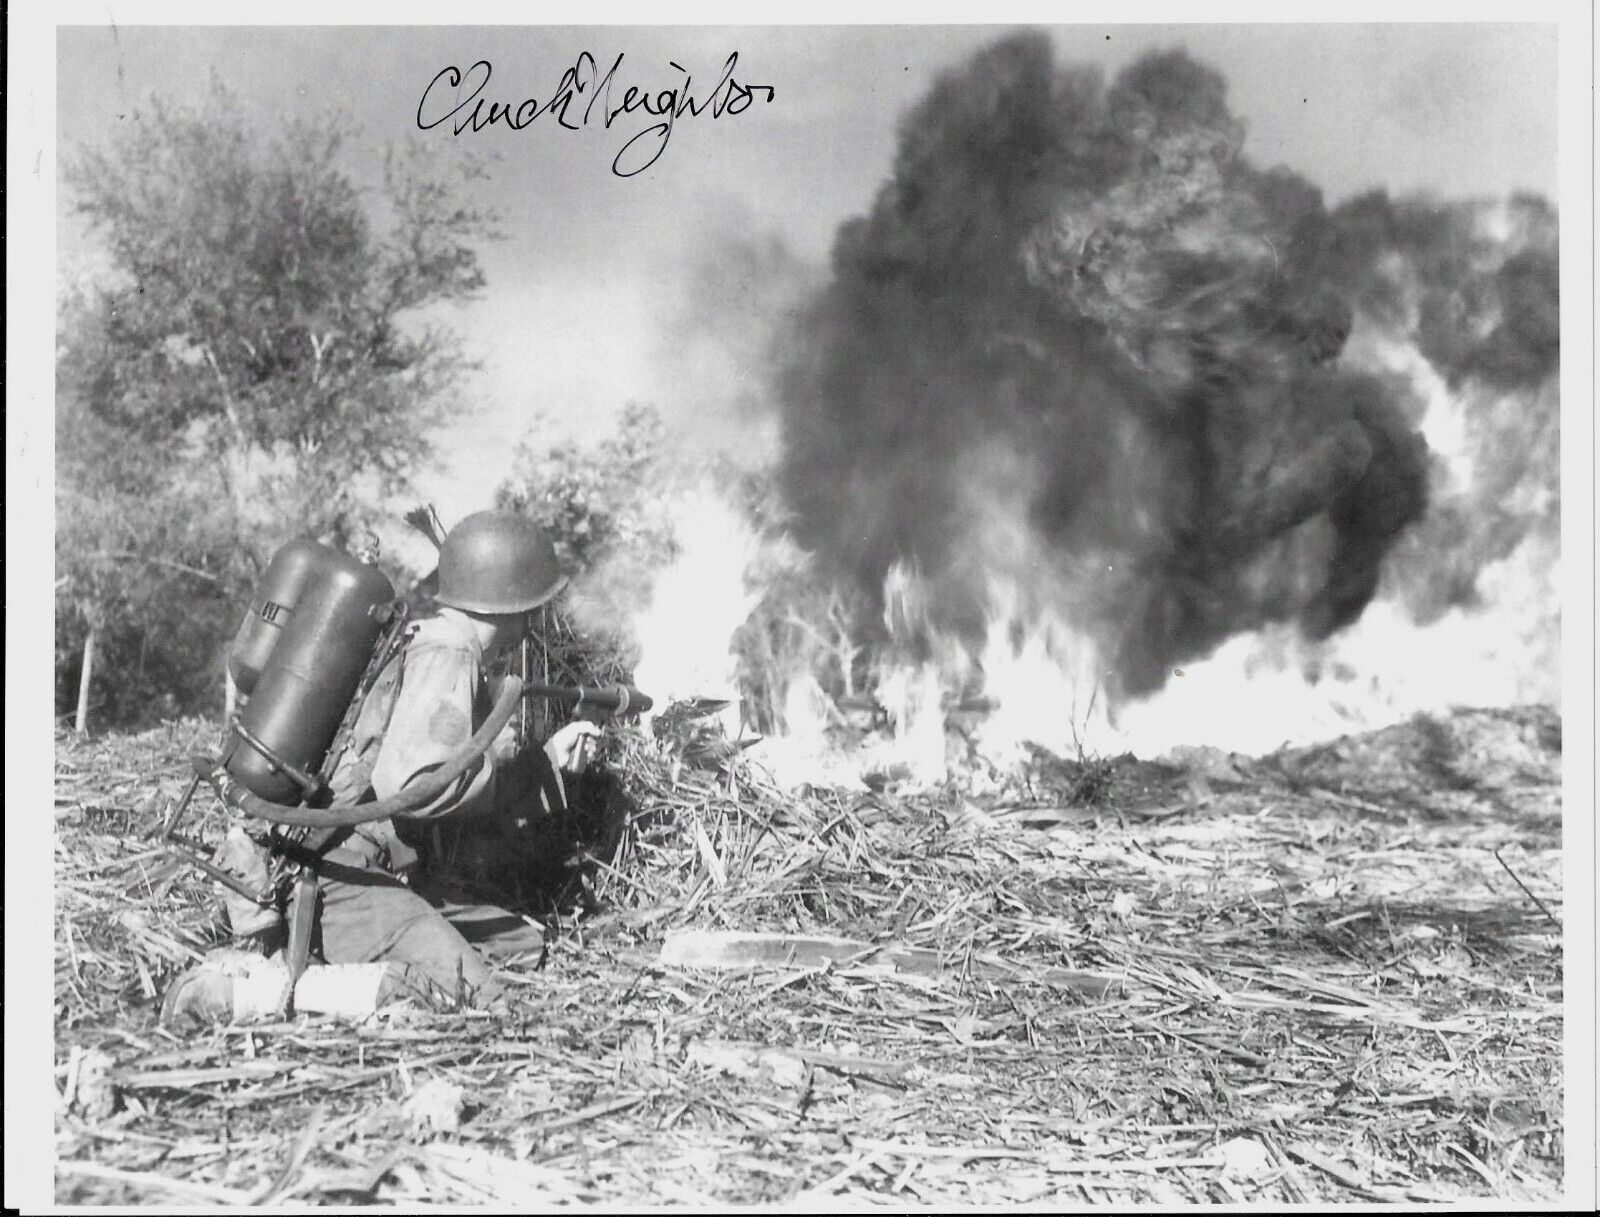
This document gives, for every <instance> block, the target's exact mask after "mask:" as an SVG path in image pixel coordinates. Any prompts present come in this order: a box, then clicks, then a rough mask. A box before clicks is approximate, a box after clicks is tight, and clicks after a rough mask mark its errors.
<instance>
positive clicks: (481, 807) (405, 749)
mask: <svg viewBox="0 0 1600 1217" xmlns="http://www.w3.org/2000/svg"><path fill="white" fill-rule="evenodd" d="M439 575H440V584H439V593H438V596H437V599H438V601H439V603H440V604H441V605H442V606H445V607H443V608H442V609H441V611H440V614H439V615H438V616H437V617H430V618H428V619H425V620H423V621H420V622H418V623H416V624H415V625H414V626H413V627H412V633H411V636H410V637H409V638H408V639H407V640H406V642H405V644H404V645H403V646H402V647H401V648H400V650H399V651H398V653H397V654H396V655H395V657H394V658H393V659H391V660H390V662H389V663H388V664H387V665H386V666H385V668H384V670H383V671H382V673H380V675H379V677H378V679H377V680H376V682H375V683H374V685H373V687H372V690H371V692H370V693H369V694H368V696H367V699H366V701H365V702H364V703H363V705H362V709H361V712H360V714H359V715H358V717H357V721H356V723H355V725H354V728H353V730H352V731H351V733H350V736H349V739H348V742H347V743H346V744H345V746H344V751H343V753H342V754H341V755H340V756H339V757H338V759H337V760H336V762H335V765H334V769H333V774H332V777H331V779H330V783H329V784H330V786H331V788H332V792H333V802H334V804H335V805H340V806H349V805H352V804H359V803H365V802H372V801H374V800H375V799H387V798H390V797H391V796H394V795H400V794H403V793H404V792H405V791H406V790H407V788H408V787H411V786H412V785H414V784H415V783H417V782H419V781H422V780H425V779H426V778H427V777H428V775H429V774H430V773H432V772H434V771H436V770H437V769H439V768H441V767H442V766H443V765H444V764H445V763H446V762H447V761H449V760H450V758H451V757H452V756H453V755H454V754H456V753H458V752H459V751H460V750H461V748H462V746H463V745H465V744H466V743H467V742H468V740H469V739H470V738H471V737H472V736H473V734H475V732H476V730H477V728H478V727H479V726H480V725H481V724H482V723H483V721H484V719H485V718H486V716H487V714H488V712H489V698H488V696H487V692H488V690H487V688H486V682H485V680H484V677H483V665H484V646H485V641H484V640H485V639H492V640H495V643H496V645H497V647H498V646H499V645H500V644H503V643H504V642H506V641H507V640H509V639H511V638H512V635H511V633H510V632H509V631H511V630H512V628H513V627H514V628H515V630H516V631H517V632H518V633H520V631H521V629H522V628H524V627H525V624H526V617H525V614H526V613H527V612H529V611H530V610H531V609H533V608H535V607H537V606H538V605H540V604H543V603H544V602H546V601H547V600H549V599H550V598H551V597H552V596H554V595H555V594H556V593H557V592H558V591H559V590H560V587H561V585H562V583H563V582H564V580H562V579H561V577H560V575H559V572H558V570H557V567H556V557H555V551H554V548H553V546H552V545H551V542H550V540H549V538H548V536H546V535H545V534H544V533H543V532H542V531H541V530H539V529H538V528H537V527H535V526H533V525H531V524H529V523H528V522H527V521H526V520H523V519H521V518H519V517H516V516H513V515H511V514H510V513H506V512H481V513H479V514H478V515H476V516H472V517H469V518H468V519H467V520H465V521H463V522H462V524H460V525H459V526H458V527H457V528H456V529H455V530H453V531H452V532H451V533H450V535H449V536H447V537H446V538H445V541H444V544H443V547H442V549H441V553H440V563H439ZM480 631H481V632H480ZM595 730H596V729H595V728H594V727H593V726H591V725H590V724H574V725H570V726H569V727H567V728H565V729H564V730H563V732H561V733H559V734H558V735H557V737H556V739H555V740H553V741H552V742H551V744H550V745H549V747H550V748H551V749H553V750H558V749H562V748H563V747H565V748H566V749H568V750H570V749H571V748H572V747H573V745H574V744H575V743H579V744H581V743H582V740H580V739H579V737H580V736H582V735H585V734H587V735H590V736H592V735H593V734H594V733H595ZM568 736H571V737H572V738H570V739H569V738H567V737H568ZM563 741H565V744H563ZM511 743H512V740H511V738H510V736H509V728H508V732H507V735H505V736H503V737H502V739H501V740H499V741H496V744H495V745H494V746H493V747H491V748H490V749H489V750H488V751H486V752H485V753H484V754H483V755H481V756H480V757H479V758H478V759H477V760H476V761H475V762H473V764H471V765H470V766H469V767H468V768H467V769H466V770H465V771H464V772H463V773H462V774H461V776H460V777H458V778H457V779H456V780H455V781H454V782H452V783H451V784H450V785H449V786H448V787H446V788H445V789H444V790H443V791H442V792H440V793H439V794H438V795H437V796H436V797H435V798H434V799H432V800H431V801H429V802H427V803H424V804H422V805H420V806H418V807H416V808H414V809H412V810H410V811H408V812H407V813H406V814H405V818H406V820H407V821H410V822H413V823H416V822H421V823H426V822H428V821H437V820H440V819H443V818H445V817H478V816H484V817H495V816H507V817H514V818H518V819H521V818H532V817H534V816H539V815H544V814H548V813H549V812H552V811H555V810H557V809H559V808H561V806H562V800H563V791H562V782H561V778H560V775H559V774H558V773H557V772H556V769H555V767H554V765H553V764H552V762H551V759H550V757H549V756H548V755H547V754H546V752H545V750H544V749H541V748H538V747H530V748H525V749H523V750H522V751H521V752H520V753H516V752H513V751H512V749H511V747H510V745H511ZM559 754H560V755H563V756H567V755H569V753H568V752H567V751H562V752H560V753H559ZM570 755H571V756H572V758H573V761H574V766H575V767H581V761H579V760H578V759H577V758H578V757H580V756H581V755H582V748H581V747H579V748H578V751H577V752H575V753H570ZM280 831H282V830H279V829H273V830H272V832H273V833H277V832H280ZM273 840H274V838H273V837H272V836H271V835H270V834H269V835H268V836H267V837H266V838H265V842H264V844H263V842H262V841H259V840H257V839H256V838H254V837H252V836H251V835H249V834H247V833H246V832H245V831H244V829H243V828H242V827H236V828H234V829H233V830H232V831H230V832H229V834H228V835H227V838H226V839H225V841H224V843H223V846H222V848H221V850H220V851H219V856H218V859H217V862H218V865H220V866H222V867H224V868H225V869H227V870H230V871H232V872H233V873H235V874H236V875H238V876H239V877H240V878H242V879H244V880H245V881H246V883H247V885H248V886H250V887H253V888H256V889H257V890H260V888H261V887H262V886H263V884H264V883H269V882H270V874H271V872H272V870H273V860H272V852H273V851H272V850H271V848H270V847H271V845H272V843H273ZM289 856H293V851H292V850H291V851H289ZM417 862H418V856H417V853H416V851H415V850H414V849H413V848H411V846H410V845H408V844H407V843H406V842H405V840H404V839H402V836H401V835H400V834H399V833H397V832H396V829H395V825H394V823H393V822H392V821H390V820H380V821H376V822H373V823H369V824H362V825H359V826H356V827H354V828H351V829H347V830H343V831H342V832H341V833H340V834H339V835H337V836H335V837H334V838H333V839H332V841H331V842H330V843H329V844H328V845H327V846H325V847H324V850H323V852H322V854H321V856H320V857H319V859H318V860H317V861H316V863H315V866H314V873H315V874H316V878H317V888H318V902H317V903H318V909H317V919H316V932H315V933H314V935H313V938H312V948H313V952H314V953H320V955H321V957H322V959H323V960H324V961H325V962H326V963H329V964H364V963H383V964H388V965H392V966H391V967H390V968H388V969H386V972H387V973H388V974H390V975H391V976H392V978H393V980H394V981H395V982H397V983H396V984H390V983H389V981H388V980H387V979H386V980H385V982H384V984H385V988H384V989H383V992H385V993H388V992H392V991H393V990H394V989H395V988H396V987H397V986H398V987H409V988H413V989H416V990H419V991H424V992H427V991H433V992H440V991H442V992H443V994H444V995H446V996H449V997H466V998H468V999H470V1000H474V1001H476V1002H478V1003H480V1004H482V1003H485V1002H487V1001H489V1000H492V999H493V998H494V997H495V996H496V995H497V993H498V991H499V985H498V984H497V982H496V981H495V979H494V978H493V976H491V974H490V971H489V968H488V965H487V964H486V963H485V961H484V958H483V956H482V955H480V954H479V952H478V951H477V950H476V949H474V946H473V942H474V941H476V942H480V943H483V944H484V945H485V946H486V947H487V948H488V949H491V950H492V951H493V953H494V954H509V953H517V952H520V951H525V950H536V949H538V948H539V947H540V946H541V945H542V934H541V933H540V932H539V931H538V930H537V929H535V928H534V927H532V926H530V925H528V924H527V923H526V922H524V921H523V920H522V919H521V918H519V917H515V916H513V915H512V914H510V913H507V912H505V911H504V910H500V909H492V908H485V907H482V906H437V907H436V906H435V905H433V904H430V903H429V902H428V901H427V900H425V899H424V898H423V897H422V896H421V895H420V894H418V893H417V892H416V891H414V890H412V888H411V887H410V885H409V883H408V882H407V880H408V877H409V875H410V874H411V872H412V870H413V869H414V867H415V866H416V863H417ZM224 899H225V900H226V901H227V904H228V913H229V919H230V922H231V923H232V928H233V931H234V934H235V935H236V936H239V937H245V938H247V937H250V936H252V935H262V934H264V933H266V932H269V931H271V930H273V929H274V928H276V927H278V926H279V925H280V924H281V916H280V914H279V911H278V910H277V909H276V908H275V907H270V906H262V905H258V904H255V903H252V902H251V901H250V900H248V899H247V898H245V897H243V896H240V895H237V894H234V893H231V892H225V893H224ZM453 923H454V924H453ZM463 927H464V928H465V930H466V932H463ZM469 936H470V938H471V940H472V941H469ZM298 991H299V990H298V989H297V990H296V992H297V993H298ZM235 992H236V986H235V985H234V983H233V977H232V974H230V973H229V966H225V965H223V964H221V963H219V965H218V967H217V968H213V969H211V970H210V971H207V970H206V969H205V968H204V967H203V966H202V968H199V969H195V970H194V971H193V973H192V974H191V976H190V977H187V978H185V979H184V980H180V982H179V984H177V985H175V986H174V987H173V990H171V991H169V994H168V1001H167V1002H166V1003H165V1005H164V1007H163V1018H164V1019H166V1018H168V1017H169V1016H170V1017H172V1018H174V1019H179V1018H184V1017H189V1016H193V1017H196V1018H200V1019H202V1020H203V1019H206V1018H217V1017H227V1016H229V1015H230V1014H233V1013H237V1012H238V1010H237V1009H236V1006H235V1002H234V995H235ZM374 1000H379V999H378V998H376V997H375V998H374Z"/></svg>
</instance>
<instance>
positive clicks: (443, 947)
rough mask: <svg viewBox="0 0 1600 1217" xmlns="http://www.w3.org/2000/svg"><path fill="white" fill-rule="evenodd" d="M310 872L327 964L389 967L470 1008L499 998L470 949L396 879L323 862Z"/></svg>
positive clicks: (410, 981)
mask: <svg viewBox="0 0 1600 1217" xmlns="http://www.w3.org/2000/svg"><path fill="white" fill-rule="evenodd" d="M318 870H319V876H320V877H319V881H318V887H319V889H320V892H321V900H320V901H319V904H320V909H319V916H318V923H319V930H320V943H321V947H322V957H323V958H324V959H325V960H327V961H328V962H329V963H391V964H395V965H397V966H398V967H399V968H400V969H401V971H402V974H403V976H402V979H403V980H404V981H405V982H406V983H408V984H409V985H411V986H412V987H414V988H416V989H418V990H419V991H422V992H427V991H430V990H432V991H433V992H436V993H442V994H443V995H444V996H445V997H446V998H455V997H457V996H462V997H465V998H466V999H467V1000H469V1001H471V1002H473V1003H474V1004H478V1005H483V1004H487V1003H488V1002H491V1001H493V1000H494V999H495V998H496V997H498V996H499V995H500V992H501V986H500V983H499V982H498V981H497V980H495V978H494V977H493V976H492V975H490V972H489V966H488V964H487V963H485V962H484V959H483V957H482V956H481V955H479V954H478V952H477V951H475V950H474V949H473V947H472V944H471V943H469V942H468V941H467V940H466V938H464V937H463V936H462V934H461V932H460V931H459V930H457V929H456V928H455V927H454V926H452V925H451V924H450V922H449V921H447V920H446V919H445V917H444V915H443V914H442V913H440V912H439V910H437V909H435V908H434V907H433V906H432V905H430V904H429V903H428V902H427V901H426V900H424V899H423V898H422V897H421V896H419V895H417V893H416V892H414V891H412V890H411V889H410V888H409V887H407V886H406V885H405V884H403V883H401V882H400V881H399V880H398V879H395V878H393V877H392V876H390V875H386V874H384V873H383V872H381V871H375V870H364V869H361V868H358V867H353V866H345V865H341V864H339V863H337V862H331V861H327V860H325V861H324V862H323V863H322V865H321V866H320V867H319V868H318ZM506 916H508V917H509V916H510V914H506ZM313 941H314V942H315V941H318V939H313Z"/></svg>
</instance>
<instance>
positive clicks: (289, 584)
mask: <svg viewBox="0 0 1600 1217" xmlns="http://www.w3.org/2000/svg"><path fill="white" fill-rule="evenodd" d="M328 552H330V551H329V550H328V549H327V547H326V546H323V545H318V544H317V543H316V542H315V541H313V540H311V539H310V538H309V537H300V538H298V539H296V540H294V541H290V542H289V543H288V544H287V545H285V546H284V547H283V548H282V549H280V550H279V551H278V552H277V553H275V554H273V555H272V561H271V562H269V563H268V564H267V569H266V570H265V571H263V572H262V575H261V582H260V583H259V584H258V585H257V586H256V594H255V595H254V596H253V597H251V599H250V608H249V611H248V612H246V613H245V615H244V620H243V621H242V622H240V624H239V633H238V634H237V635H235V637H234V640H233V646H232V647H231V648H229V651H228V673H229V675H231V676H232V677H233V683H234V687H235V688H237V689H238V690H239V692H240V693H241V694H243V695H244V696H245V697H248V696H250V693H251V692H252V691H253V690H254V689H255V687H256V681H258V680H260V679H261V670H262V669H263V668H264V667H266V666H267V660H268V659H270V658H271V657H272V649H273V648H274V647H275V646H277V645H278V639H279V638H280V637H281V636H282V635H283V631H284V627H285V626H287V625H288V624H289V620H290V618H292V617H293V616H294V610H295V605H297V604H299V603H300V597H301V595H302V594H303V593H304V592H305V589H306V584H307V583H309V582H310V581H311V580H312V578H313V577H314V576H315V574H316V572H317V570H318V569H319V564H320V563H322V562H323V561H325V559H324V555H325V554H327V553H328Z"/></svg>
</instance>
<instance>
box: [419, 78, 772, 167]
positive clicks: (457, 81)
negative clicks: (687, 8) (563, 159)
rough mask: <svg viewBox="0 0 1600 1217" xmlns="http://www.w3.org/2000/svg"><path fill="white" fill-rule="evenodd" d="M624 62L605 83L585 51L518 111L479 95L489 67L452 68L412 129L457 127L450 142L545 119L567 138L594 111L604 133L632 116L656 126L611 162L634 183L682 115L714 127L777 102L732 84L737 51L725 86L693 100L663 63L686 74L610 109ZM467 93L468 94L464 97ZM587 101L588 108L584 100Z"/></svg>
mask: <svg viewBox="0 0 1600 1217" xmlns="http://www.w3.org/2000/svg"><path fill="white" fill-rule="evenodd" d="M622 59H623V56H622V55H621V54H618V55H617V57H616V59H614V60H613V61H612V63H611V67H610V68H609V69H608V70H607V71H606V73H605V75H604V76H602V75H601V74H600V67H599V64H598V63H597V62H596V61H595V57H594V56H593V55H591V54H589V52H588V51H584V52H582V53H581V54H580V55H579V56H578V58H577V59H576V60H575V61H574V62H573V65H572V66H571V67H570V68H568V69H567V70H566V71H565V72H563V73H562V75H561V82H560V83H559V84H558V85H557V86H556V89H555V92H554V93H552V94H551V95H550V97H549V99H548V100H546V101H544V102H543V103H541V102H540V101H539V100H538V99H537V98H533V97H529V98H526V99H524V100H523V101H521V102H518V103H517V104H516V105H512V104H511V103H510V102H505V101H491V100H488V99H486V98H485V97H484V96H483V91H484V90H485V89H486V88H488V87H489V77H490V76H491V75H493V73H494V68H493V67H492V66H491V65H490V63H489V61H488V60H487V59H480V60H478V62H477V63H475V64H473V65H472V66H471V67H470V68H468V69H467V70H466V71H465V72H463V71H462V70H461V69H460V68H458V67H455V66H454V65H452V66H450V67H448V68H445V69H443V70H442V71H440V72H439V73H438V75H436V76H435V77H434V78H433V79H432V80H431V81H429V82H428V87H427V88H426V89H424V90H423V91H422V100H421V101H420V102H418V103H417V126H418V127H419V128H420V129H421V130H423V131H431V130H432V129H433V128H435V127H438V126H440V125H442V124H444V123H446V122H449V121H450V120H451V119H454V120H455V122H454V123H453V124H452V126H451V128H450V130H451V134H453V135H461V134H463V133H465V132H469V131H470V132H472V133H473V134H476V133H477V132H479V131H483V130H485V129H486V128H489V127H493V126H494V125H495V124H496V123H503V124H504V125H505V126H507V127H510V128H511V129H512V130H513V131H521V130H522V129H523V128H524V127H526V126H528V125H529V124H530V123H532V122H534V120H536V119H538V118H540V117H541V116H543V115H546V114H548V115H550V116H552V117H553V118H554V119H555V120H556V122H557V123H558V124H559V125H560V126H562V127H564V128H566V129H567V130H568V131H579V130H582V129H583V128H584V127H586V126H588V125H589V118H590V116H591V114H593V113H595V107H596V105H598V106H599V111H598V114H597V117H599V118H600V119H601V121H602V123H603V125H604V128H605V129H606V130H608V131H609V130H610V129H611V124H612V123H614V122H616V121H617V119H619V118H622V117H624V116H625V115H629V114H634V113H636V112H637V113H640V114H643V115H645V116H648V117H650V118H657V119H660V120H661V121H660V122H656V123H652V124H651V125H650V126H647V127H645V128H644V129H643V130H641V131H639V132H637V133H636V134H634V135H633V136H631V137H630V138H629V139H628V141H627V143H625V144H623V145H622V148H621V150H620V151H619V152H618V153H617V155H616V157H615V159H613V160H612V162H611V172H612V173H614V174H616V175H617V176H618V177H632V176H633V175H634V174H636V173H642V172H643V171H644V170H646V169H648V168H650V166H651V165H653V164H655V163H656V161H657V160H658V159H659V158H660V156H661V154H662V153H663V152H665V151H666V150H667V141H668V140H670V139H671V138H672V125H673V123H675V122H676V121H677V120H678V119H680V118H682V117H684V116H685V115H688V116H689V117H690V118H699V117H700V116H701V115H703V114H708V113H709V114H710V115H711V117H712V118H714V119H716V118H721V117H722V116H723V115H725V114H726V115H738V114H743V113H744V112H745V111H746V110H748V109H749V108H750V107H751V106H752V105H754V104H755V103H756V102H757V101H758V100H759V101H762V102H764V103H766V104H769V105H770V104H771V102H772V100H773V98H774V97H776V96H777V90H776V89H775V88H774V87H773V86H771V85H756V84H742V83H740V82H739V81H738V80H737V79H735V78H734V75H733V72H734V69H735V68H736V67H738V65H739V52H738V51H734V52H733V53H732V54H731V55H729V56H728V59H727V62H726V63H724V64H723V65H722V78H721V79H720V80H718V81H717V85H716V88H714V89H712V90H711V92H710V93H708V94H705V95H704V96H702V97H700V98H698V99H697V98H696V97H695V95H694V92H693V89H692V85H693V78H692V77H691V76H690V75H689V72H688V69H686V68H684V67H682V66H680V65H679V64H677V63H674V62H672V61H671V60H668V61H667V62H668V66H669V67H671V68H674V69H676V70H677V71H678V72H681V73H682V74H683V79H682V81H680V82H678V83H677V84H676V85H675V86H674V87H672V88H668V89H660V90H657V91H656V92H654V93H652V92H650V91H649V90H648V89H641V88H639V87H638V86H637V85H629V86H627V89H626V91H625V92H623V93H622V95H621V100H620V101H618V102H616V103H615V104H613V100H612V87H613V84H614V82H615V80H616V76H617V71H618V69H619V68H621V67H622ZM464 88H465V89H469V90H470V91H469V92H468V93H467V95H466V96H465V97H462V96H461V92H462V90H463V89H464ZM585 96H587V100H586V101H585V100H582V99H583V98H585ZM452 103H454V104H452ZM579 105H581V106H582V107H583V109H582V112H581V115H580V114H579V112H578V111H577V110H576V108H575V107H576V106H579ZM446 107H448V108H446Z"/></svg>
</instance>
